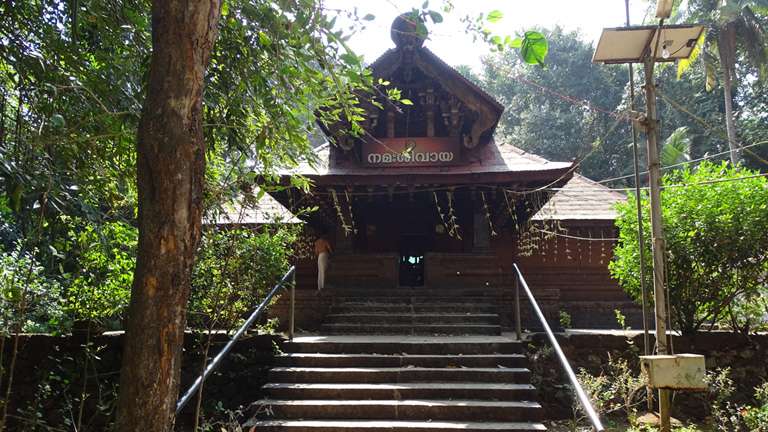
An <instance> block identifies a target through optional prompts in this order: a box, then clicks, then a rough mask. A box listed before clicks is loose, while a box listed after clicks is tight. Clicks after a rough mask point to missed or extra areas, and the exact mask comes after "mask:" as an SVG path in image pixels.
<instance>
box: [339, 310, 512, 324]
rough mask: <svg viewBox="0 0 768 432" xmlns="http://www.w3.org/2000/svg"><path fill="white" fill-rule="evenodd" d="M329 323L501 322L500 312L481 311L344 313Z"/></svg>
mask: <svg viewBox="0 0 768 432" xmlns="http://www.w3.org/2000/svg"><path fill="white" fill-rule="evenodd" d="M325 319H326V323H329V324H357V323H368V324H499V320H500V319H499V315H498V314H479V313H428V312H425V313H385V312H373V313H344V314H330V315H326V317H325Z"/></svg>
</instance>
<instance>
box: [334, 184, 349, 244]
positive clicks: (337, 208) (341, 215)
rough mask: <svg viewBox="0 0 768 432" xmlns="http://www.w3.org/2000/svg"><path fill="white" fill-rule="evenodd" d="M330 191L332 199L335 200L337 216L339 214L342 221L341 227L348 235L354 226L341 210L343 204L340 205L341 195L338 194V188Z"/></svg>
mask: <svg viewBox="0 0 768 432" xmlns="http://www.w3.org/2000/svg"><path fill="white" fill-rule="evenodd" d="M329 191H330V193H331V200H332V201H333V208H335V209H336V216H338V218H339V222H340V223H341V228H342V229H343V230H344V235H345V236H348V235H349V234H350V233H352V227H351V226H350V225H348V224H347V221H346V219H345V218H344V212H343V211H342V210H341V205H339V197H338V195H337V194H336V189H329Z"/></svg>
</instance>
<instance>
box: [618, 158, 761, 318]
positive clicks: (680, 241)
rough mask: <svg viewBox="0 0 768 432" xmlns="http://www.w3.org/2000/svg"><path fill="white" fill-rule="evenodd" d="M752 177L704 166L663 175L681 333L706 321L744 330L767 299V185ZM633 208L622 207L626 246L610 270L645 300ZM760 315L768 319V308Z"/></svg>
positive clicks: (671, 280)
mask: <svg viewBox="0 0 768 432" xmlns="http://www.w3.org/2000/svg"><path fill="white" fill-rule="evenodd" d="M754 174H755V172H753V171H750V170H748V169H745V168H733V167H731V166H729V165H727V164H725V163H723V164H714V163H703V164H701V165H699V166H698V167H697V168H695V169H684V170H679V171H674V172H671V173H668V174H667V175H665V176H664V180H663V184H664V187H665V188H664V189H663V191H662V213H663V217H664V236H665V241H666V247H667V265H668V267H667V283H668V290H669V299H670V303H671V306H672V319H673V321H674V324H675V327H676V328H678V329H680V330H682V331H683V332H685V333H691V332H693V331H695V330H697V329H699V328H701V326H702V325H704V324H707V323H710V324H715V323H718V322H726V323H727V324H732V323H734V322H736V323H741V325H744V324H745V322H744V319H745V318H744V317H738V316H737V314H739V313H745V312H746V311H747V310H745V308H746V307H752V306H754V305H759V304H761V303H760V302H761V301H762V302H763V303H762V304H763V305H765V303H764V301H765V297H766V296H768V281H766V276H767V275H768V236H766V235H765V233H766V232H768V181H767V180H766V178H765V177H756V176H754ZM750 177H751V178H750ZM642 199H643V208H645V209H646V212H645V214H644V224H645V226H649V224H650V220H649V214H648V210H647V209H649V205H648V202H647V200H648V198H647V195H644V196H643V198H642ZM635 205H636V204H635V201H634V198H633V196H632V195H630V196H629V199H628V200H627V202H625V203H621V204H619V205H618V211H619V218H618V219H617V221H616V224H617V226H618V227H619V232H620V234H619V236H620V240H619V243H618V245H617V246H616V248H615V258H614V261H613V262H611V263H610V270H611V273H612V275H613V276H614V277H615V278H616V279H618V280H619V282H620V284H621V286H622V287H623V288H624V289H625V290H626V291H627V292H628V293H629V294H630V295H631V296H632V297H633V298H635V299H639V298H640V296H641V293H640V280H639V270H638V269H639V251H638V242H637V213H636V207H635ZM645 240H646V242H645V248H646V253H645V258H646V259H647V261H648V262H647V263H646V264H647V268H651V242H650V239H649V238H648V237H647V236H646V238H645ZM646 277H647V281H646V284H647V286H652V280H651V275H650V273H649V274H646ZM754 313H756V314H757V315H756V316H757V317H762V316H764V315H765V314H766V313H768V310H765V309H764V310H757V311H754ZM748 315H749V314H748ZM734 320H735V321H734ZM753 324H754V323H753Z"/></svg>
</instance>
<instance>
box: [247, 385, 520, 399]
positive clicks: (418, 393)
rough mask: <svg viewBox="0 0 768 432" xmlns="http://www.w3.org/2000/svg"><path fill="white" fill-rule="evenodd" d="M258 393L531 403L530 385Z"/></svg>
mask: <svg viewBox="0 0 768 432" xmlns="http://www.w3.org/2000/svg"><path fill="white" fill-rule="evenodd" d="M262 389H263V390H264V391H265V392H266V394H267V395H268V397H269V398H271V399H333V400H339V399H351V400H354V399H379V400H387V399H392V400H402V399H448V400H450V399H483V400H532V399H533V398H534V397H535V394H534V393H535V389H534V387H533V386H532V385H530V384H496V383H462V382H447V383H446V382H429V383H399V384H391V383H384V384H381V383H378V384H336V383H270V384H266V385H265V386H264V387H262Z"/></svg>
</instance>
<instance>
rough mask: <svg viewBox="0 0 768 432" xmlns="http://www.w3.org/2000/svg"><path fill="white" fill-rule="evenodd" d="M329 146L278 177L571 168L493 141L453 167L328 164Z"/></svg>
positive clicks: (537, 170) (494, 171)
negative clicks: (313, 162)
mask: <svg viewBox="0 0 768 432" xmlns="http://www.w3.org/2000/svg"><path fill="white" fill-rule="evenodd" d="M329 146H330V144H328V143H326V144H323V145H321V146H318V147H317V148H316V149H315V154H316V155H317V159H318V163H317V164H316V166H314V167H313V166H311V165H310V164H309V163H302V164H300V165H299V166H298V167H297V168H296V169H293V170H285V171H283V172H281V173H280V174H282V175H295V174H301V175H306V176H325V175H352V176H356V175H383V176H400V175H408V174H420V175H422V174H435V175H441V174H477V173H504V172H520V173H525V172H539V171H549V170H560V169H566V168H569V167H570V166H571V163H570V162H551V161H548V160H546V159H544V158H540V157H538V156H532V155H530V154H529V153H525V152H523V151H522V150H520V149H518V148H517V147H514V146H511V145H508V144H504V145H498V144H496V143H495V142H494V141H491V142H489V143H488V144H487V145H485V146H483V147H482V148H481V149H479V150H480V153H479V154H477V155H476V156H475V158H474V160H473V161H470V162H469V163H467V164H462V165H454V166H433V167H429V166H427V167H424V166H416V167H382V168H375V167H364V166H357V165H353V164H344V165H342V164H336V165H335V166H331V165H330V164H329V153H330V152H329Z"/></svg>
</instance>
